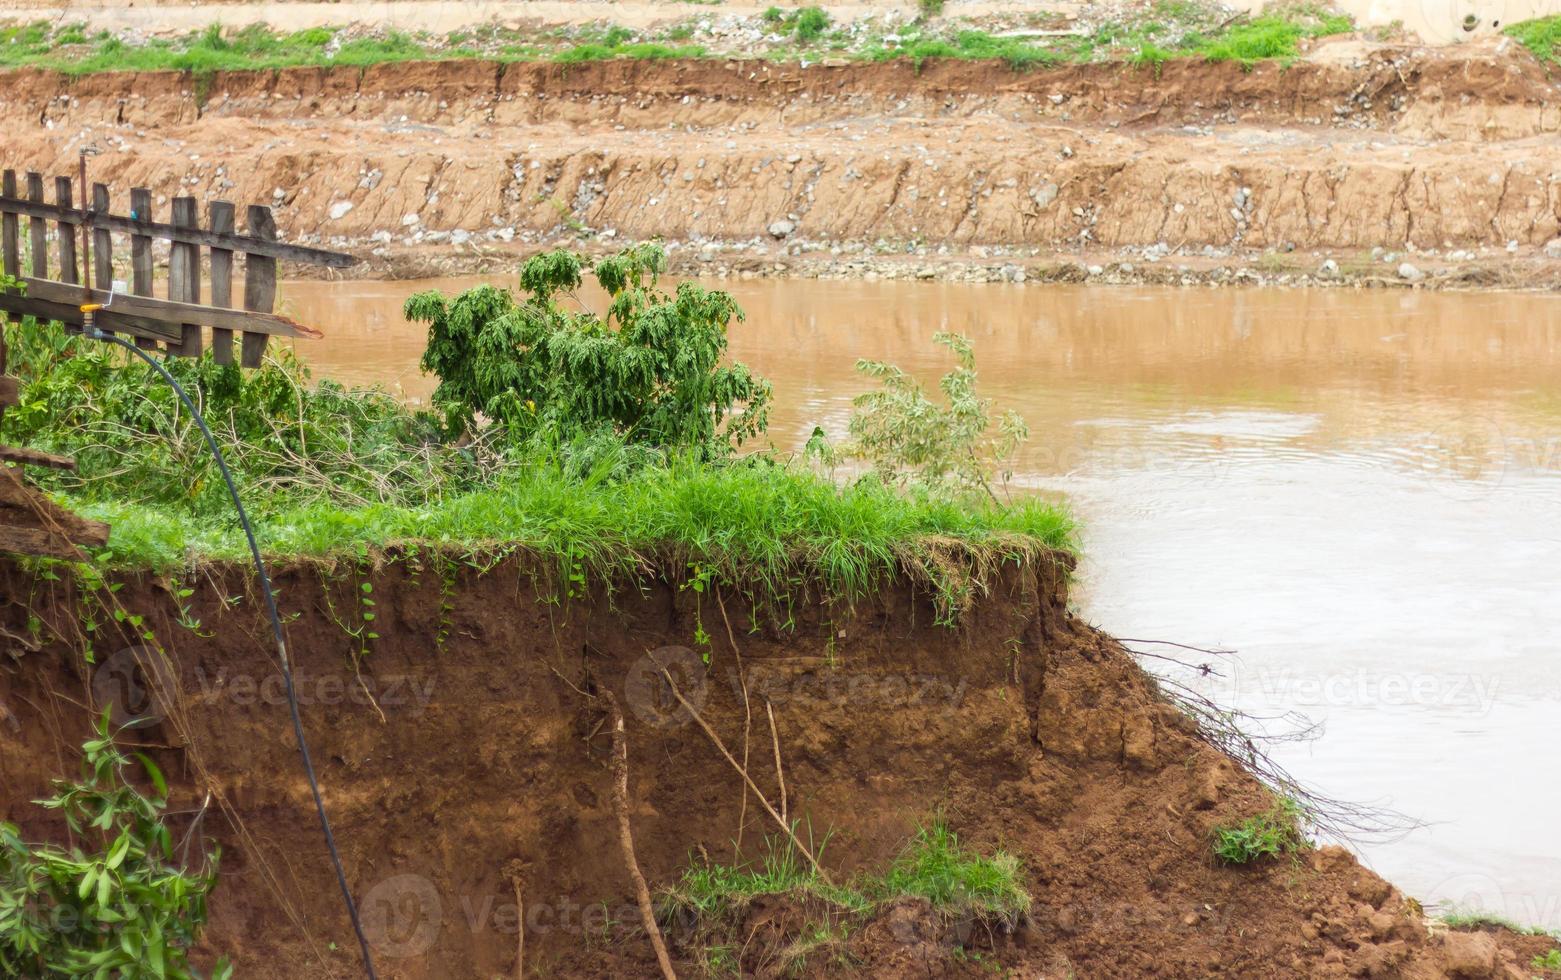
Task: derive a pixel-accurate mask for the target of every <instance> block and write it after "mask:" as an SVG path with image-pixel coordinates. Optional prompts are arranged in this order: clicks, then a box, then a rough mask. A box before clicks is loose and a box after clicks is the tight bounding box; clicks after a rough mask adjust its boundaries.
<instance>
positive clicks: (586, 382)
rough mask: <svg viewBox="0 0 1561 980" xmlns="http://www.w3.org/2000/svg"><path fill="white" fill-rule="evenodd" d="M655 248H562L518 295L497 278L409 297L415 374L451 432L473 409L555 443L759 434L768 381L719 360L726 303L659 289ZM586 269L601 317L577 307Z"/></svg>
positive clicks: (712, 449)
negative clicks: (425, 379) (416, 338)
mask: <svg viewBox="0 0 1561 980" xmlns="http://www.w3.org/2000/svg"><path fill="white" fill-rule="evenodd" d="M665 267H666V256H665V253H664V252H663V251H662V250H661V248H660V247H659V246H656V245H649V244H646V245H635V246H632V247H630V248H626V249H624V250H623V251H621V252H619V253H618V254H617V255H614V256H610V257H608V258H604V259H601V260H599V261H597V262H596V263H595V265H594V267H593V266H592V264H591V263H590V261H589V260H588V259H587V258H586V257H584V256H582V255H578V254H576V253H574V252H569V251H565V250H558V251H552V252H545V253H543V254H541V255H537V256H534V257H533V258H532V259H530V260H529V261H527V262H526V264H525V266H524V267H522V269H521V272H520V286H521V289H522V290H523V292H524V293H525V296H524V298H522V299H521V300H519V301H517V300H516V299H515V297H514V296H513V295H511V293H510V292H509V291H508V290H505V289H499V288H496V287H493V286H479V287H477V288H476V289H470V290H467V291H466V292H464V293H462V294H461V295H459V296H457V297H455V298H454V299H450V298H447V297H445V296H443V295H441V294H440V293H437V292H432V291H430V292H425V293H418V294H417V295H415V296H413V297H411V298H410V299H408V300H407V302H406V308H405V313H406V316H407V319H409V320H418V321H422V322H424V323H427V324H428V348H427V349H426V350H425V351H424V353H423V369H424V370H425V371H428V372H430V373H432V374H435V375H437V376H438V378H439V386H438V388H436V389H435V391H434V396H433V400H434V404H435V405H436V406H437V407H438V408H439V409H440V410H441V411H442V412H443V413H444V415H445V421H446V424H447V425H448V427H449V428H450V429H451V430H452V431H470V430H471V429H472V427H473V426H474V425H475V423H476V421H477V417H478V415H479V414H480V415H481V416H482V417H483V418H485V419H487V420H489V421H491V422H494V423H497V424H499V425H502V426H503V427H504V428H505V429H506V430H507V431H508V432H509V433H510V434H511V435H513V436H516V437H520V438H529V437H541V438H543V439H544V440H548V441H563V440H567V439H572V438H576V437H579V436H586V437H591V436H599V435H602V434H611V435H612V436H613V437H615V438H617V439H621V440H623V441H625V442H628V443H639V444H644V445H650V446H655V447H662V448H693V449H695V450H697V451H699V452H700V453H701V454H703V455H707V456H708V455H718V454H721V453H723V452H726V451H728V450H730V449H731V448H732V447H733V446H734V445H739V444H741V443H742V442H743V441H744V440H745V439H749V438H751V437H753V436H756V435H758V434H759V433H761V432H763V431H764V428H765V423H766V415H767V411H768V408H769V400H770V386H769V384H768V383H767V382H765V381H763V380H761V379H759V378H755V377H754V376H753V375H752V374H750V373H749V371H748V368H747V367H745V366H744V365H742V364H722V363H721V361H722V357H723V355H724V354H725V353H726V346H727V337H726V329H727V324H728V323H729V322H730V321H731V320H732V319H734V318H736V319H738V320H741V319H742V311H741V310H740V309H738V307H737V304H736V303H735V302H734V301H733V300H732V297H731V296H730V295H728V294H726V293H724V292H721V291H719V290H707V289H704V288H703V287H701V286H699V285H697V284H695V283H691V282H685V283H681V284H680V285H679V286H678V288H677V292H676V293H675V294H672V295H669V294H668V293H666V292H664V291H662V290H661V289H659V288H657V283H658V281H659V278H660V275H661V273H662V272H663V271H664V269H665ZM587 270H590V271H591V272H592V273H593V275H594V276H595V278H596V281H597V282H598V283H599V284H600V285H601V287H602V289H604V290H605V291H606V292H607V295H608V298H609V303H608V307H607V311H606V314H605V316H600V317H599V316H597V314H596V313H594V312H592V311H590V310H582V309H569V308H566V307H565V306H564V305H563V303H562V302H561V299H562V298H565V297H567V298H569V299H572V300H574V301H575V303H576V304H577V305H578V304H579V300H578V298H577V297H576V296H575V291H576V290H578V289H579V288H580V286H581V284H582V281H583V277H584V273H585V272H586V271H587Z"/></svg>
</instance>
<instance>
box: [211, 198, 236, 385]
mask: <svg viewBox="0 0 1561 980" xmlns="http://www.w3.org/2000/svg"><path fill="white" fill-rule="evenodd" d="M206 213H207V216H208V217H207V224H209V225H210V226H211V230H212V231H214V232H216V233H218V234H222V235H230V234H232V233H233V205H232V203H231V202H228V201H212V202H211V204H209V205H207V209H206ZM211 305H212V306H223V307H231V306H232V305H233V251H232V249H226V248H216V247H213V248H212V250H211ZM211 351H212V357H213V358H215V359H216V361H217V363H218V364H232V363H233V331H231V330H229V329H228V328H226V327H219V326H216V325H215V324H214V325H213V326H212V328H211Z"/></svg>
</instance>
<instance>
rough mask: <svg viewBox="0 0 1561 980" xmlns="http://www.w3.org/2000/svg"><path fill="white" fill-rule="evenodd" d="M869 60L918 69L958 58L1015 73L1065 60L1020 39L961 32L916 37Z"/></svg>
mask: <svg viewBox="0 0 1561 980" xmlns="http://www.w3.org/2000/svg"><path fill="white" fill-rule="evenodd" d="M868 57H870V58H872V59H873V60H876V61H887V60H892V59H895V58H910V59H912V60H913V61H915V62H916V64H917V66H918V67H920V65H921V63H922V62H923V61H925V60H927V59H928V58H958V59H961V60H965V61H986V60H990V61H1001V62H1003V63H1004V64H1006V65H1007V66H1008V67H1009V68H1012V69H1013V70H1014V71H1023V70H1025V69H1027V68H1032V67H1036V66H1041V65H1052V64H1059V63H1061V62H1063V61H1065V60H1067V56H1066V55H1065V54H1064V53H1063V52H1061V51H1059V50H1058V49H1056V48H1055V47H1052V46H1049V45H1043V44H1035V43H1032V42H1030V41H1026V40H1024V39H1023V38H1012V37H996V36H994V35H992V34H988V33H987V32H986V31H976V30H965V31H960V32H959V33H958V34H956V35H955V36H954V38H953V39H952V40H946V39H944V38H941V37H915V38H911V39H908V40H907V41H906V42H905V43H904V44H902V45H901V46H899V47H896V48H882V47H881V48H878V49H877V50H874V51H870V52H869V53H868Z"/></svg>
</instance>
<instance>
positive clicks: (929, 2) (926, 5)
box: [916, 0, 943, 20]
mask: <svg viewBox="0 0 1561 980" xmlns="http://www.w3.org/2000/svg"><path fill="white" fill-rule="evenodd" d="M916 9H917V10H918V11H920V12H921V16H922V19H923V20H930V19H932V18H933V17H937V16H939V15H941V14H942V13H943V0H916Z"/></svg>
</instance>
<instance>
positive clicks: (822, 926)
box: [657, 821, 1031, 969]
mask: <svg viewBox="0 0 1561 980" xmlns="http://www.w3.org/2000/svg"><path fill="white" fill-rule="evenodd" d="M765 844H766V852H765V855H764V857H763V858H762V859H761V860H760V861H759V862H758V863H757V864H738V865H722V864H716V863H713V862H710V861H704V862H701V863H699V864H695V865H692V866H690V867H689V868H687V869H685V870H684V872H683V874H682V876H681V877H680V878H679V880H678V881H677V882H676V883H675V884H673V885H671V886H670V887H667V888H665V889H663V890H662V891H661V893H660V894H659V895H658V896H657V916H658V918H660V919H661V920H662V921H663V923H665V924H668V925H674V926H682V927H690V929H691V931H692V933H693V934H694V936H695V937H696V939H697V940H698V941H699V943H700V944H701V945H702V946H703V948H704V950H705V958H706V961H707V963H711V964H712V965H715V966H717V967H726V966H728V965H731V964H732V963H733V961H734V959H735V957H733V956H732V955H731V952H730V951H731V950H732V948H733V946H734V944H736V943H745V942H747V941H751V939H752V937H751V936H749V935H744V934H743V933H742V932H741V925H742V923H743V917H744V914H745V913H746V912H747V910H748V908H749V907H750V906H751V905H752V904H753V903H754V901H756V900H758V899H760V898H765V897H770V896H778V897H781V898H784V899H787V900H788V901H789V902H790V904H791V906H792V907H793V908H797V909H800V910H802V912H803V915H804V916H805V917H806V921H805V922H803V923H802V924H801V926H800V928H798V929H797V934H796V936H795V937H794V938H792V939H791V940H790V941H789V942H788V943H787V945H786V946H784V947H783V948H782V949H780V950H779V951H778V953H779V956H780V958H781V960H782V961H783V964H784V965H785V966H786V967H787V968H788V969H795V968H800V967H801V966H802V965H803V964H804V963H805V962H806V960H807V959H808V958H809V957H811V956H814V955H816V954H818V953H821V952H826V951H829V950H840V948H841V947H842V946H843V944H844V941H845V940H846V939H847V938H848V936H849V934H850V931H851V929H852V928H854V927H856V926H860V925H863V924H865V923H866V922H867V921H869V920H870V919H871V918H872V917H873V916H874V915H875V914H877V913H878V912H879V911H880V910H881V909H883V908H884V906H885V905H887V904H889V903H892V902H895V901H897V900H899V899H902V898H919V899H924V900H926V901H927V902H928V903H930V904H931V905H932V907H933V908H934V909H936V910H938V911H939V912H941V913H942V914H944V915H947V916H950V917H955V918H966V919H974V920H976V921H980V922H984V923H986V924H988V925H991V926H998V927H1001V928H1007V929H1011V928H1012V927H1014V926H1015V925H1017V924H1018V923H1019V922H1020V921H1021V920H1022V919H1023V918H1024V917H1025V916H1026V915H1027V914H1029V910H1030V906H1031V898H1030V893H1029V891H1028V890H1026V888H1025V886H1024V874H1023V870H1022V869H1021V868H1020V865H1019V862H1018V860H1017V859H1016V858H1014V857H1013V856H1012V855H1010V854H1006V853H1004V852H1002V851H998V852H997V853H995V854H994V855H992V856H991V857H983V856H981V855H976V854H970V853H968V852H966V851H965V850H964V849H963V848H962V847H961V846H960V844H959V839H958V837H957V836H956V835H955V834H954V833H953V832H952V831H950V830H949V829H948V827H947V826H946V825H944V824H943V823H942V822H941V821H935V822H934V823H933V824H932V825H931V826H928V827H923V828H921V829H919V830H918V831H917V833H916V836H915V837H914V838H912V839H911V841H910V842H909V843H908V844H907V845H906V847H905V848H904V850H903V851H901V853H900V855H899V857H898V858H896V859H895V861H894V863H893V864H892V865H890V867H889V868H888V869H887V870H886V871H885V872H883V873H882V874H878V875H873V874H861V875H858V876H857V877H856V879H855V880H854V881H852V882H851V883H850V884H849V885H834V884H830V883H829V882H826V881H825V880H824V879H823V878H822V877H821V876H820V875H819V873H818V872H817V871H815V870H814V868H813V866H812V865H811V864H808V863H806V862H805V860H804V858H803V857H802V856H801V855H800V854H799V853H798V852H797V850H796V848H795V845H793V844H792V842H791V841H790V839H786V840H785V841H784V843H777V842H776V841H774V840H767V841H766V842H765ZM819 851H820V852H819V854H818V855H817V856H818V857H819V859H820V860H821V861H822V859H823V853H822V848H820V849H819ZM837 965H840V966H849V965H850V964H849V963H846V962H843V961H842V960H840V959H839V958H838V957H837Z"/></svg>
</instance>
